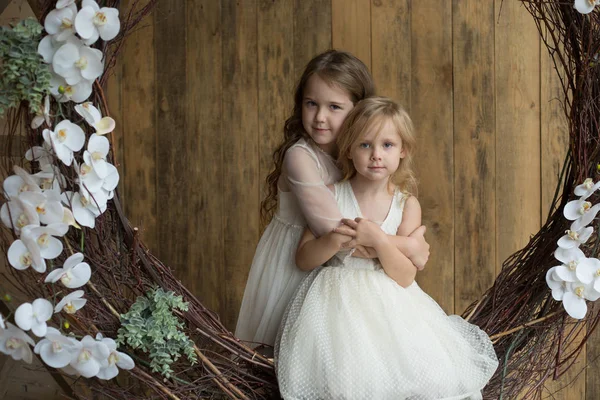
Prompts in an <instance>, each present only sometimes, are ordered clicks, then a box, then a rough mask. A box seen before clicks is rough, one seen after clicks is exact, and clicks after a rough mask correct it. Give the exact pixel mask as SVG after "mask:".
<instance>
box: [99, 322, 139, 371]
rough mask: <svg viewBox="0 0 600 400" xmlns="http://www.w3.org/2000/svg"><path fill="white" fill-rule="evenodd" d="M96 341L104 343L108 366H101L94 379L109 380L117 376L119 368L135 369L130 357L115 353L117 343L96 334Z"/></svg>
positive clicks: (118, 352)
mask: <svg viewBox="0 0 600 400" xmlns="http://www.w3.org/2000/svg"><path fill="white" fill-rule="evenodd" d="M96 340H99V341H100V342H102V343H104V344H105V345H106V347H108V351H109V352H110V354H109V355H108V365H104V366H102V367H101V368H100V371H99V372H98V374H96V377H98V378H100V379H104V380H109V379H112V378H114V377H115V376H117V375H119V368H121V369H128V370H129V369H133V368H134V367H135V363H134V362H133V359H132V358H131V357H129V356H128V355H127V354H125V353H122V352H120V351H117V343H116V342H115V341H114V340H113V339H111V338H104V337H102V334H101V333H98V334H97V335H96ZM117 367H119V368H117Z"/></svg>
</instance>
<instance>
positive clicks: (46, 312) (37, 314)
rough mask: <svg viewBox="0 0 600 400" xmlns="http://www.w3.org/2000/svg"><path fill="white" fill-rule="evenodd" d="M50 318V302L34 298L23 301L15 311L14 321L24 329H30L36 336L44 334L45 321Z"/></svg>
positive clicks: (46, 326)
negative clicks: (31, 301)
mask: <svg viewBox="0 0 600 400" xmlns="http://www.w3.org/2000/svg"><path fill="white" fill-rule="evenodd" d="M50 318H52V303H50V302H49V301H48V300H46V299H35V300H34V301H33V303H31V304H30V303H23V304H21V305H20V306H19V307H18V308H17V310H16V311H15V322H16V323H17V325H18V326H19V328H21V329H23V330H24V331H28V330H30V329H31V332H33V334H34V335H36V336H38V337H44V336H46V330H47V329H48V325H46V321H48V320H49V319H50Z"/></svg>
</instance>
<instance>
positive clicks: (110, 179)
mask: <svg viewBox="0 0 600 400" xmlns="http://www.w3.org/2000/svg"><path fill="white" fill-rule="evenodd" d="M106 167H107V168H106V169H107V174H106V178H104V182H103V183H102V190H103V191H104V192H105V194H106V196H107V199H108V200H110V199H112V198H113V195H114V190H115V189H116V187H117V185H118V184H119V171H118V170H117V168H116V167H115V166H114V165H112V164H110V163H106Z"/></svg>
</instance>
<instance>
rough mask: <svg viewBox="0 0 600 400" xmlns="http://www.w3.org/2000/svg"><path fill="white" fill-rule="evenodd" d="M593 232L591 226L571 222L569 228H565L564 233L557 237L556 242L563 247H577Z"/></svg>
mask: <svg viewBox="0 0 600 400" xmlns="http://www.w3.org/2000/svg"><path fill="white" fill-rule="evenodd" d="M576 228H579V229H576ZM593 232H594V228H592V227H591V226H588V227H578V226H577V224H575V223H573V224H571V229H569V230H567V231H566V232H565V235H564V236H563V237H561V238H560V239H558V243H557V244H558V246H559V247H562V248H563V249H571V248H573V247H579V246H580V245H582V244H583V243H585V242H587V241H588V239H589V238H590V236H591V235H592V233H593Z"/></svg>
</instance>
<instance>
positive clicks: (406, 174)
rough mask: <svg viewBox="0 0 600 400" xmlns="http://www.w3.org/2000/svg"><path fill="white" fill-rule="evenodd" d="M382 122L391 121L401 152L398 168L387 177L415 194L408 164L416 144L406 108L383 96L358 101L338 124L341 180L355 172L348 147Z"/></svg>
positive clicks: (411, 168) (415, 184)
mask: <svg viewBox="0 0 600 400" xmlns="http://www.w3.org/2000/svg"><path fill="white" fill-rule="evenodd" d="M386 121H392V123H393V125H394V127H395V128H396V132H397V133H398V136H400V139H401V140H402V148H403V150H404V152H405V156H404V158H402V159H400V165H399V166H398V169H397V170H396V171H395V172H394V173H393V174H392V176H391V177H390V182H391V183H393V184H395V185H397V186H398V187H399V188H400V190H401V191H403V192H405V193H411V194H413V195H416V190H417V179H416V177H415V174H414V171H413V166H412V165H413V154H414V149H415V144H416V138H415V128H414V126H413V123H412V120H411V119H410V116H409V115H408V113H407V112H406V110H404V108H402V106H400V105H399V104H398V103H396V102H395V101H394V100H392V99H388V98H386V97H371V98H368V99H364V100H361V101H359V102H358V103H357V104H356V105H355V107H354V108H353V109H352V110H351V111H350V112H349V113H348V116H346V119H345V120H344V123H343V124H342V126H341V127H340V131H339V134H338V138H337V145H338V149H339V154H338V165H339V166H340V168H341V169H342V174H343V176H344V177H343V180H347V179H350V178H352V177H353V176H355V175H356V168H354V164H353V163H352V160H351V159H350V158H349V156H350V153H351V152H352V150H353V149H354V148H355V147H356V146H358V145H359V144H360V141H361V140H362V138H363V137H364V136H365V135H366V134H367V133H368V132H370V131H371V130H375V131H377V132H379V130H380V129H381V127H382V126H383V125H384V123H385V122H386Z"/></svg>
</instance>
